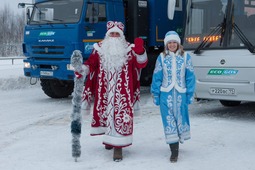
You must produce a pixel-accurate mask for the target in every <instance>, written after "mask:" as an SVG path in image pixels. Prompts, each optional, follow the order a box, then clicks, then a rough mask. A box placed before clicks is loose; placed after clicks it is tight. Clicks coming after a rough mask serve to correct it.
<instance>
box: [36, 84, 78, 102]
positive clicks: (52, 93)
mask: <svg viewBox="0 0 255 170" xmlns="http://www.w3.org/2000/svg"><path fill="white" fill-rule="evenodd" d="M40 81H41V86H42V90H43V91H44V93H45V94H46V95H47V96H49V97H51V98H67V97H68V96H69V95H71V94H72V92H73V87H74V84H73V81H62V80H56V79H40Z"/></svg>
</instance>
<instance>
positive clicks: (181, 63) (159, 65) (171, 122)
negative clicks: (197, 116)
mask: <svg viewBox="0 0 255 170" xmlns="http://www.w3.org/2000/svg"><path fill="white" fill-rule="evenodd" d="M194 90H195V75H194V69H193V65H192V61H191V56H190V55H189V54H187V53H184V56H181V55H180V53H179V51H177V53H172V52H168V53H167V54H166V56H164V55H163V54H162V53H161V54H160V55H159V56H158V58H157V61H156V65H155V69H154V73H153V79H152V85H151V93H152V95H153V97H154V101H155V100H157V105H160V112H161V117H162V122H163V126H164V133H165V137H166V143H167V144H171V143H176V142H181V143H182V142H183V141H184V140H187V139H189V138H190V123H189V114H188V104H190V103H191V102H192V99H193V93H194Z"/></svg>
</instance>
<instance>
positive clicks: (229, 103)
mask: <svg viewBox="0 0 255 170" xmlns="http://www.w3.org/2000/svg"><path fill="white" fill-rule="evenodd" d="M220 103H221V104H222V105H223V106H227V107H232V106H238V105H240V103H241V101H230V100H220Z"/></svg>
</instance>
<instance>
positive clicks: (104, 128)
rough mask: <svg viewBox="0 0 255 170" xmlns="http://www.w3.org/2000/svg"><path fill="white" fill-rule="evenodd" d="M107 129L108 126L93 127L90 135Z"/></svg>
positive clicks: (101, 132)
mask: <svg viewBox="0 0 255 170" xmlns="http://www.w3.org/2000/svg"><path fill="white" fill-rule="evenodd" d="M105 131H106V127H91V129H90V135H101V134H104V133H105Z"/></svg>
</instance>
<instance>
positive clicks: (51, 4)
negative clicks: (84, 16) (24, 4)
mask: <svg viewBox="0 0 255 170" xmlns="http://www.w3.org/2000/svg"><path fill="white" fill-rule="evenodd" d="M83 1H84V0H61V1H58V0H55V1H47V2H42V3H37V4H35V5H34V8H33V12H32V15H31V20H30V22H29V24H31V25H33V24H57V23H61V24H63V23H76V22H78V21H79V20H80V16H81V12H82V7H83Z"/></svg>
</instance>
